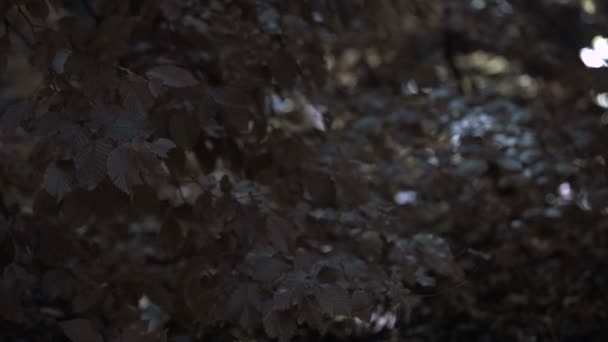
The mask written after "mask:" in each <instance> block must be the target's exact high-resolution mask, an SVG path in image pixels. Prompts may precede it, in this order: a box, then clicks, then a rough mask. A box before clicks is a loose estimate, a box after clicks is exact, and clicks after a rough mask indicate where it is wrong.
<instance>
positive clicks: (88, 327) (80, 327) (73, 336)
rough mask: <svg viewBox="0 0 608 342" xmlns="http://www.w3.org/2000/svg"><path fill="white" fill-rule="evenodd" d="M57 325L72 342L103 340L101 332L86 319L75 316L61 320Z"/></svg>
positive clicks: (99, 341) (97, 341)
mask: <svg viewBox="0 0 608 342" xmlns="http://www.w3.org/2000/svg"><path fill="white" fill-rule="evenodd" d="M59 326H60V327H61V329H62V330H63V333H64V334H65V335H66V336H67V337H68V338H69V339H70V340H71V341H72V342H103V337H102V336H101V333H100V332H99V331H98V330H97V329H96V328H95V327H94V326H93V324H92V323H91V322H90V321H89V320H88V319H84V318H76V319H72V320H70V321H63V322H60V323H59Z"/></svg>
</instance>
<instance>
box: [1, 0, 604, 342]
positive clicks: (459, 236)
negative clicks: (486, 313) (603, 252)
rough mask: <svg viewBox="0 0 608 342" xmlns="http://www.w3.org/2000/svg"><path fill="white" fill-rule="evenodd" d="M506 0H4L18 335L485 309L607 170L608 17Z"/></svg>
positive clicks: (290, 327) (95, 335)
mask: <svg viewBox="0 0 608 342" xmlns="http://www.w3.org/2000/svg"><path fill="white" fill-rule="evenodd" d="M486 2H487V3H488V4H486V5H485V7H483V8H478V7H475V6H473V5H471V3H470V2H469V1H464V0H463V1H450V2H443V1H428V2H423V1H415V0H402V1H386V2H381V3H378V4H376V3H375V2H374V3H372V2H366V1H343V0H333V1H310V2H296V1H293V2H289V1H273V0H238V1H236V0H233V1H219V0H209V1H179V0H172V1H160V0H158V1H157V0H151V1H136V0H131V1H120V2H113V1H112V2H110V1H48V2H47V1H32V0H15V1H7V2H2V4H0V13H2V15H3V18H4V24H5V25H4V28H3V29H0V44H2V46H3V49H2V50H1V51H2V52H1V54H0V63H1V64H0V70H5V71H6V72H3V73H2V74H5V75H6V76H4V78H3V79H2V80H1V81H2V82H3V87H4V90H3V91H2V93H1V97H0V110H1V112H2V114H1V115H0V130H1V131H2V133H1V134H2V135H0V138H1V140H0V153H1V154H0V166H1V168H0V170H1V171H0V177H1V178H0V185H1V186H2V189H3V190H2V191H3V193H2V195H3V202H2V214H3V215H2V216H0V252H1V255H0V266H1V267H2V269H3V272H2V278H1V279H0V317H1V318H2V323H1V325H0V328H1V329H0V330H2V331H14V332H16V333H15V334H17V335H15V336H12V337H14V338H17V337H18V336H19V334H22V335H27V333H26V332H31V333H33V334H34V335H32V336H37V335H36V334H38V335H41V334H43V335H45V336H48V337H46V338H47V339H48V340H49V341H52V340H54V338H59V337H62V336H63V337H65V338H67V339H69V340H71V341H74V342H81V341H125V342H126V341H129V342H131V341H144V340H145V341H168V340H175V339H177V338H178V337H179V336H182V337H183V336H187V337H188V338H197V337H201V338H207V339H213V338H214V337H217V336H218V335H220V336H233V337H235V338H239V339H247V338H262V337H269V338H277V339H278V340H281V341H287V340H290V339H292V338H295V337H296V336H300V337H303V338H306V337H308V338H311V336H314V334H321V335H332V336H342V337H344V338H347V339H348V338H354V337H353V336H354V335H364V336H370V335H373V334H374V333H377V332H378V331H381V330H383V329H384V328H386V327H388V328H399V329H401V330H403V331H406V330H407V329H405V327H406V326H411V325H412V324H416V322H417V319H420V317H421V316H420V315H419V312H420V310H421V308H425V304H420V299H421V298H420V297H421V296H420V294H428V293H434V292H436V291H438V290H442V289H450V288H455V289H456V290H455V292H457V293H460V295H458V294H456V295H454V297H448V298H445V297H444V298H441V299H440V301H441V302H442V303H445V304H446V305H462V302H465V305H464V307H465V309H462V310H463V311H464V312H465V313H466V314H463V315H465V316H467V317H470V316H473V315H474V314H475V312H478V311H475V306H474V305H473V303H472V302H474V301H475V300H476V298H478V297H475V294H471V293H470V292H469V291H467V290H464V289H463V290H460V289H458V287H459V286H460V285H461V284H463V281H464V272H463V270H465V271H467V273H469V274H472V275H473V278H474V280H475V281H478V280H479V279H478V274H477V273H475V267H477V265H478V264H479V263H483V262H492V263H493V269H494V270H498V271H496V272H497V273H496V274H498V275H501V276H503V277H504V276H505V275H504V273H505V272H506V271H505V270H507V269H509V268H511V267H522V265H524V264H525V263H526V259H519V258H520V256H521V255H518V253H523V252H522V251H525V252H526V253H529V254H530V258H539V259H542V258H551V256H552V253H556V254H560V253H562V254H563V255H568V256H570V255H575V256H576V258H579V257H580V255H579V254H578V252H573V251H572V250H570V249H568V248H567V246H566V245H564V243H565V242H566V241H569V240H571V239H572V238H573V237H575V236H576V233H575V232H572V231H570V230H568V229H570V228H568V229H565V230H564V232H562V233H555V232H553V231H552V229H554V227H559V224H557V223H555V222H554V221H555V220H556V219H557V218H559V217H563V216H566V215H570V217H573V218H576V219H579V218H581V217H582V218H584V220H586V221H587V222H604V221H603V219H601V218H600V215H599V214H598V213H597V212H595V211H591V212H589V211H588V209H585V208H586V207H585V205H587V204H589V203H587V202H585V203H586V204H585V203H583V202H584V201H583V202H580V203H582V204H580V203H579V204H580V205H578V206H577V203H576V201H575V200H574V199H573V198H572V195H568V196H566V195H564V194H563V193H565V192H563V193H562V195H563V196H561V195H560V196H561V197H556V196H555V195H554V196H553V198H552V200H551V201H546V198H545V197H546V196H545V194H546V193H548V192H555V189H556V188H557V187H558V186H561V185H560V184H562V185H563V184H567V186H568V187H570V186H571V184H572V185H573V186H577V187H578V188H579V189H580V193H581V194H582V193H583V192H584V191H583V190H585V189H594V188H602V187H604V186H605V185H604V184H603V183H601V182H600V181H599V180H598V178H597V177H595V173H597V172H599V171H597V170H596V169H594V168H595V167H599V166H597V165H596V164H595V160H599V159H597V156H598V155H600V156H601V154H602V153H603V151H596V150H595V148H596V146H601V136H602V135H601V134H600V133H601V130H602V128H598V127H597V122H596V121H597V120H596V119H595V118H594V117H592V116H591V115H589V116H584V117H583V116H581V117H578V118H576V120H573V119H572V118H571V117H568V116H566V114H567V113H566V112H567V110H572V111H581V112H585V113H591V114H593V111H594V110H596V107H595V105H594V104H593V103H592V102H591V101H590V100H585V101H579V100H578V99H580V98H581V93H584V92H585V91H586V90H587V89H588V88H589V84H591V83H593V84H594V85H597V84H601V83H600V82H601V77H598V76H597V75H596V74H589V73H585V70H584V66H583V65H582V64H581V63H579V61H578V60H577V55H576V51H575V52H574V54H572V50H573V47H574V50H576V47H577V46H576V44H577V41H579V40H583V38H587V34H588V30H589V26H592V25H587V26H585V24H582V23H581V24H580V25H578V23H579V21H575V23H577V25H574V24H573V26H572V27H570V26H569V27H567V28H565V29H563V28H562V27H561V26H559V25H560V24H559V23H558V24H555V23H554V22H553V23H551V22H550V21H547V20H536V19H537V18H539V15H540V14H539V13H542V12H543V11H552V13H555V15H556V16H560V18H572V17H576V15H575V14H577V15H581V13H582V12H581V11H582V9H581V7H580V6H578V5H571V4H553V3H550V2H547V4H542V5H531V4H530V2H527V1H510V2H509V1H493V2H490V1H486ZM486 2H484V3H486ZM490 3H491V4H490ZM539 3H540V2H539ZM505 6H508V8H507V7H505ZM469 18H475V19H476V21H472V22H471V23H467V24H463V21H464V20H468V19H469ZM581 22H582V21H581ZM531 23H532V24H531ZM600 24H601V21H600V20H599V19H598V24H596V25H600ZM506 25H510V26H508V27H509V29H507V30H505V29H504V27H505V26H506ZM547 25H549V26H548V27H547ZM550 25H554V26H553V29H552V28H551V27H552V26H550ZM555 25H557V26H555ZM560 30H561V31H560ZM490 31H492V32H496V33H495V34H488V32H490ZM494 37H499V38H498V39H495V38H494ZM564 37H568V38H567V39H565V38H564ZM537 41H540V42H541V43H540V44H536V42H537ZM564 41H566V43H564ZM522 46H524V47H530V49H527V50H526V49H522ZM480 51H481V52H480ZM522 51H524V52H522ZM480 56H481V57H480ZM572 56H574V57H572ZM479 59H482V60H485V61H488V60H489V61H494V62H492V63H491V62H487V63H485V64H484V63H478V61H479ZM556 59H558V60H561V61H562V62H563V63H565V64H566V63H569V64H568V65H571V66H572V71H568V72H566V71H563V70H561V69H562V68H561V66H560V65H559V64H556V63H555V60H556ZM523 76H525V77H527V78H525V79H524V78H522V77H523ZM525 80H528V82H526V81H525ZM320 104H324V105H325V106H321V105H320ZM557 109H560V110H557ZM554 111H555V112H557V113H554ZM561 126H564V127H567V128H566V129H562V128H561ZM564 139H567V141H568V146H563V145H564V144H563V141H564ZM594 158H595V159H594ZM602 166H603V165H602ZM577 182H578V183H577ZM598 182H599V183H598ZM596 183H597V184H596ZM564 186H565V185H564ZM560 189H561V188H560ZM605 197H606V196H605V195H604V197H602V192H601V191H590V198H591V200H590V201H591V202H592V203H591V205H592V206H593V207H594V208H597V207H601V206H604V205H605V202H602V198H605ZM5 203H6V204H5ZM581 220H582V219H581ZM568 222H569V221H563V223H561V225H564V226H565V227H569V223H568ZM522 227H529V228H530V229H529V230H526V231H524V232H522V233H521V234H519V233H517V231H518V230H522V229H524V228H522ZM589 234H590V235H592V236H594V237H598V238H600V239H602V238H605V232H602V231H599V232H597V231H591V232H589ZM440 235H445V236H448V237H449V239H448V241H450V242H451V243H453V244H455V245H457V246H458V247H459V248H461V247H463V248H464V250H469V252H468V253H465V254H466V256H464V257H463V258H462V259H461V260H460V262H458V263H457V262H456V259H455V257H454V256H453V254H452V252H451V251H450V248H449V246H448V242H447V241H446V240H445V239H443V238H441V237H439V236H440ZM550 239H554V240H551V241H555V242H547V241H548V240H550ZM494 247H496V249H495V250H489V249H491V248H494ZM477 249H479V251H478V250H477ZM483 251H487V253H489V254H486V253H485V252H483ZM598 253H599V252H598ZM488 255H490V256H488ZM576 258H575V259H576ZM480 259H481V261H480ZM592 259H593V260H598V259H597V257H595V256H594V257H592ZM490 260H491V261H490ZM558 260H559V262H562V261H563V260H562V259H558ZM577 260H578V259H577ZM598 263H599V261H598ZM598 265H601V263H599V264H598ZM564 267H566V266H564ZM549 269H550V270H551V272H552V271H553V268H549ZM574 269H575V272H576V271H578V270H579V268H577V267H575V268H574ZM548 272H549V271H548ZM551 272H549V273H543V274H544V275H545V276H547V277H548V276H550V275H552V274H553V273H551ZM501 279H502V278H501ZM601 279H603V280H602V281H605V280H606V279H605V277H603V278H601ZM494 281H497V280H496V279H494V278H491V279H490V280H487V279H483V280H479V283H478V284H484V283H486V282H487V283H490V285H488V287H492V286H493V285H492V282H494ZM545 281H546V279H544V278H543V280H542V281H540V282H535V286H536V287H539V286H541V285H542V284H545V283H546V282H545ZM539 284H540V285H539ZM473 286H475V285H473ZM475 293H477V292H475ZM471 298H473V299H471ZM562 299H563V298H562V297H560V296H558V295H555V297H551V298H550V300H549V301H550V302H551V303H553V302H554V301H558V300H562ZM467 301H468V302H467ZM454 303H457V304H454ZM467 303H468V304H470V305H466V304H467ZM509 305H510V304H509ZM446 310H447V309H446ZM598 311H599V310H598ZM432 312H437V313H438V315H441V314H442V312H443V311H442V309H441V308H436V307H433V310H432ZM446 312H447V311H446ZM446 315H449V313H446ZM592 315H595V310H593V314H592ZM412 317H413V318H412ZM593 319H596V316H594V318H593ZM387 321H392V323H390V324H388V323H387ZM447 321H449V319H447ZM437 322H440V320H437ZM429 324H430V323H429ZM5 328H6V329H5ZM443 328H445V327H443ZM399 329H393V331H400V330H399ZM456 330H457V329H456Z"/></svg>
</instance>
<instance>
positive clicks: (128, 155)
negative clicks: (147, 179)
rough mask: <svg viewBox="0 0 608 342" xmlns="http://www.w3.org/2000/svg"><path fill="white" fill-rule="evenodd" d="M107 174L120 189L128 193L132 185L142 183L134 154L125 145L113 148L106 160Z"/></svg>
mask: <svg viewBox="0 0 608 342" xmlns="http://www.w3.org/2000/svg"><path fill="white" fill-rule="evenodd" d="M107 170H108V176H109V177H110V179H111V180H112V183H114V185H115V186H116V187H117V188H118V189H120V190H121V191H123V192H125V193H127V194H130V193H131V187H132V186H133V185H137V184H142V180H141V177H140V175H139V170H138V165H137V160H136V156H135V155H134V153H133V151H132V150H131V149H129V148H128V147H126V146H119V147H117V148H115V149H114V150H113V151H112V152H110V155H109V156H108V160H107Z"/></svg>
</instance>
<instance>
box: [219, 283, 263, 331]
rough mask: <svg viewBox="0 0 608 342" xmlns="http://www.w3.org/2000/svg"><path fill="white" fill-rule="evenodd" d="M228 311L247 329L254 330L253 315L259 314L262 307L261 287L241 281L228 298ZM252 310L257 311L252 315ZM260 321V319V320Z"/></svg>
mask: <svg viewBox="0 0 608 342" xmlns="http://www.w3.org/2000/svg"><path fill="white" fill-rule="evenodd" d="M227 304H228V312H229V314H230V315H231V316H232V317H234V318H236V320H237V321H238V322H239V323H240V324H241V326H242V327H243V328H244V329H246V330H250V331H251V330H253V329H254V328H255V326H254V325H253V324H252V323H254V322H255V319H254V317H253V316H259V310H260V309H261V307H262V301H261V297H260V289H259V287H258V285H257V284H255V283H241V284H239V285H238V287H237V288H236V289H235V290H234V291H233V292H232V294H231V295H230V298H229V299H228V303H227ZM252 311H254V312H255V314H254V315H252ZM258 322H259V321H258Z"/></svg>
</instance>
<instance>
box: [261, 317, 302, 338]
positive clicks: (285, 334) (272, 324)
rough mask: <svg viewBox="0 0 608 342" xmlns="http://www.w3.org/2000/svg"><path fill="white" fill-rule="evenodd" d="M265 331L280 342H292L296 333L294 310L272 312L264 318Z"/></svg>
mask: <svg viewBox="0 0 608 342" xmlns="http://www.w3.org/2000/svg"><path fill="white" fill-rule="evenodd" d="M263 322H264V330H265V331H266V333H267V334H268V335H269V336H270V337H273V338H278V339H279V341H281V342H283V341H290V340H291V338H292V337H293V335H294V334H295V332H296V327H297V326H296V317H295V313H294V311H293V310H285V311H277V310H271V311H270V312H268V313H267V314H266V315H265V316H264V321H263Z"/></svg>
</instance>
